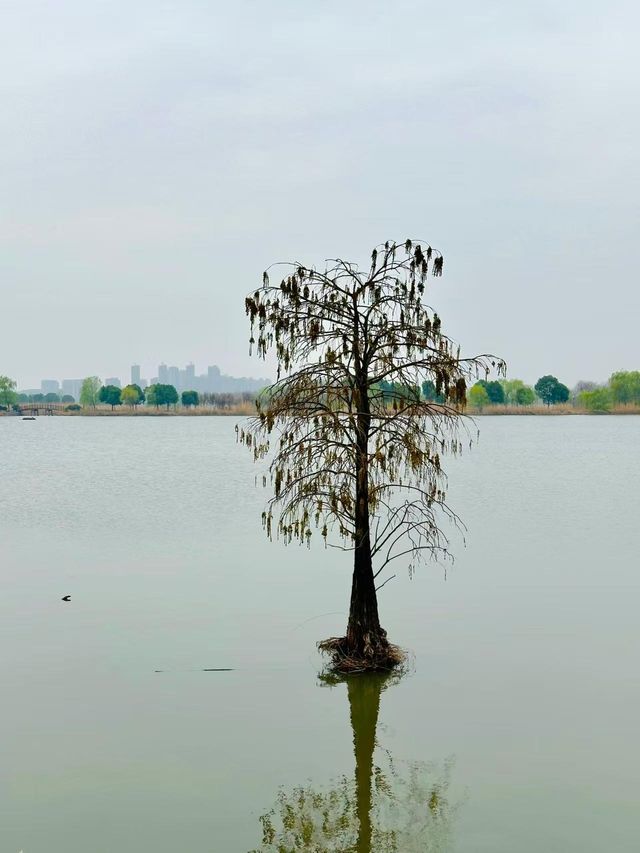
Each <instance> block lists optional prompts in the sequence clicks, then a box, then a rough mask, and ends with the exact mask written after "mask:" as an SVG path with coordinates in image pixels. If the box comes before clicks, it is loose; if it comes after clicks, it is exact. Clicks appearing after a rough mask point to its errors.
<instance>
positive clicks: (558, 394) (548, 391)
mask: <svg viewBox="0 0 640 853" xmlns="http://www.w3.org/2000/svg"><path fill="white" fill-rule="evenodd" d="M467 400H468V402H469V404H470V406H471V407H472V408H474V409H477V410H479V411H481V410H482V409H483V408H485V407H487V406H501V405H502V406H532V405H533V404H535V403H543V404H545V405H546V406H554V405H557V404H559V403H569V402H570V403H571V404H572V405H574V406H576V407H577V408H581V409H586V410H587V411H591V412H598V411H602V412H606V411H610V410H611V409H612V408H613V407H615V406H640V371H638V370H619V371H617V372H616V373H613V374H612V375H611V376H610V377H609V380H608V381H607V382H606V383H603V384H599V383H597V382H587V381H580V382H578V383H577V384H576V385H575V386H574V388H573V389H572V390H569V388H568V387H567V386H566V385H564V384H563V383H562V382H560V381H559V380H558V379H557V378H556V377H555V376H551V375H549V374H548V375H546V376H541V377H540V379H538V381H537V382H536V384H535V385H534V386H533V387H531V386H529V385H525V383H524V382H522V380H520V379H502V380H497V381H494V382H486V381H484V380H480V381H479V382H476V384H475V385H473V386H472V387H471V388H470V389H469V391H468V392H467Z"/></svg>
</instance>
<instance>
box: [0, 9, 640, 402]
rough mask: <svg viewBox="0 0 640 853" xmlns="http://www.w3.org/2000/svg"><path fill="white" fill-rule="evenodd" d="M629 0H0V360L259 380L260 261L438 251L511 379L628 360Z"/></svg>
mask: <svg viewBox="0 0 640 853" xmlns="http://www.w3.org/2000/svg"><path fill="white" fill-rule="evenodd" d="M639 27H640V11H639V7H638V5H637V4H636V3H633V2H616V0H608V2H607V3H604V2H601V3H597V4H596V3H590V2H586V0H568V2H558V0H553V2H548V0H536V2H526V0H521V2H517V3H514V2H513V0H511V2H490V0H485V2H483V3H479V2H478V0H465V2H455V0H449V2H448V3H443V2H437V3H432V2H425V0H415V2H409V0H396V2H393V3H392V2H385V3H382V2H376V0H366V2H364V0H348V1H347V2H345V0H316V2H314V3H311V2H301V0H271V2H269V3H267V2H247V0H245V2H240V1H239V0H234V2H224V3H223V2H218V1H217V0H175V2H171V3H169V2H162V0H127V2H122V1H121V0H104V2H99V0H56V2H51V0H38V1H37V2H36V0H16V2H14V0H10V1H9V2H7V0H0V48H1V49H0V63H1V65H2V68H1V73H0V98H1V103H2V109H1V110H0V163H1V169H0V180H1V183H0V241H1V246H0V289H1V299H0V319H1V322H0V374H8V375H10V376H13V377H15V378H16V379H17V380H18V382H19V385H20V386H21V387H37V386H38V385H39V383H40V379H41V378H48V377H51V378H58V379H62V378H66V377H70V378H72V377H77V376H83V375H87V374H90V373H97V374H98V375H99V376H101V377H103V378H104V377H105V376H115V375H120V376H121V377H122V378H123V379H125V378H127V376H128V370H129V365H130V364H131V363H132V362H139V363H140V364H141V365H142V367H143V376H147V377H150V376H152V375H155V370H154V368H155V366H156V365H157V364H158V362H159V361H161V360H164V361H166V362H167V363H169V364H178V365H180V366H183V365H184V364H185V363H186V362H188V361H189V360H194V361H195V362H196V365H197V367H198V368H199V369H202V370H204V369H205V368H206V366H207V364H213V363H216V364H219V365H220V367H221V368H222V370H223V371H224V372H228V373H233V374H236V375H257V376H262V375H264V374H265V372H267V373H268V372H269V371H268V370H266V369H265V365H264V364H262V363H261V362H259V361H257V360H256V359H255V358H250V357H249V355H248V346H247V337H248V333H247V325H246V318H245V316H244V305H243V302H244V295H245V293H246V292H247V291H249V290H251V289H253V287H254V286H255V284H256V283H257V282H259V281H260V277H261V272H262V270H263V268H264V267H265V266H267V265H268V264H269V263H271V262H272V261H275V260H286V259H291V260H300V261H303V262H304V263H306V264H313V263H316V264H320V263H322V261H323V259H324V258H325V257H328V256H331V257H335V256H337V255H340V256H343V257H347V258H349V259H351V260H362V261H363V262H366V261H367V259H368V257H369V255H370V250H371V247H372V246H373V245H374V244H376V243H380V242H384V241H385V240H386V239H396V240H398V241H400V240H404V238H405V237H406V236H407V235H410V236H412V237H419V238H421V239H424V240H426V241H427V242H430V243H431V244H432V245H433V246H435V247H437V248H439V249H440V250H441V251H442V252H443V254H444V256H445V272H444V276H443V277H442V278H441V279H435V280H431V303H432V304H434V305H435V306H436V307H437V309H438V310H439V313H440V314H441V316H442V317H443V329H444V330H445V331H446V332H447V333H448V334H449V335H450V336H452V337H453V338H455V339H457V340H459V341H460V342H461V343H462V345H463V349H464V350H465V351H466V353H467V354H469V355H471V354H474V353H475V352H485V351H492V352H495V353H497V354H499V355H501V356H503V357H504V358H506V359H507V361H508V365H509V373H510V375H511V376H518V377H522V378H524V379H525V380H527V381H535V380H536V379H537V378H538V377H539V376H540V375H541V374H544V373H553V374H556V375H557V376H558V377H559V378H560V379H561V380H562V381H565V382H566V383H567V384H570V385H571V384H573V383H574V382H575V381H576V380H578V379H596V380H603V379H606V377H607V376H608V375H609V374H610V373H611V372H612V371H613V370H616V369H620V368H627V369H631V368H640V346H639V344H638V340H639V332H638V324H639V318H640V287H639V282H638V273H637V262H636V255H635V253H636V250H637V247H638V242H639V240H640V234H639V231H638V226H639V224H640V223H639V217H638V190H639V186H638V185H639V180H640V170H639V166H638V151H639V150H640V133H639V130H640V111H639V110H638V83H639V79H638V78H639V75H638V71H639V67H640V58H639V56H640V54H639V52H638V42H637V38H638V31H639Z"/></svg>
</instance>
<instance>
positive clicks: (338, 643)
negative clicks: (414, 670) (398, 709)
mask: <svg viewBox="0 0 640 853" xmlns="http://www.w3.org/2000/svg"><path fill="white" fill-rule="evenodd" d="M318 649H319V650H320V651H321V652H323V653H324V654H326V655H328V656H329V658H330V663H329V669H330V670H331V671H332V672H336V673H341V674H344V675H350V674H355V673H358V672H389V671H390V670H392V669H395V668H396V667H398V666H401V665H402V664H404V662H405V661H406V659H407V654H406V652H405V651H403V649H401V648H400V646H395V645H394V644H393V643H390V642H389V641H388V640H387V639H386V638H383V637H380V638H378V639H377V641H376V643H375V644H367V647H366V651H365V650H362V649H358V648H354V647H353V645H352V644H351V643H349V642H348V640H347V637H329V639H328V640H321V641H320V642H319V643H318Z"/></svg>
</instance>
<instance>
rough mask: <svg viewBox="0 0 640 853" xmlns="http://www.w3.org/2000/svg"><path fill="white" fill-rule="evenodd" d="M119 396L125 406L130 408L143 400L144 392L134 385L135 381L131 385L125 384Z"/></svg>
mask: <svg viewBox="0 0 640 853" xmlns="http://www.w3.org/2000/svg"><path fill="white" fill-rule="evenodd" d="M120 397H121V400H122V402H123V403H124V404H125V406H129V407H130V408H132V407H134V406H137V405H138V404H139V403H143V402H144V393H143V391H142V388H141V387H140V386H139V385H136V383H135V382H134V383H132V384H131V385H125V387H124V388H123V389H122V393H121V395H120Z"/></svg>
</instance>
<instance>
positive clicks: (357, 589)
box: [346, 380, 386, 658]
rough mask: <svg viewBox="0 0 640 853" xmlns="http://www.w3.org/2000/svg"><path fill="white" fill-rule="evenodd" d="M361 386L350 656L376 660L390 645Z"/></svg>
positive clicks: (366, 410)
mask: <svg viewBox="0 0 640 853" xmlns="http://www.w3.org/2000/svg"><path fill="white" fill-rule="evenodd" d="M359 386H360V387H359V395H358V396H359V398H360V399H359V407H358V408H359V411H358V415H357V433H358V434H357V453H356V472H355V473H356V495H355V497H356V503H355V513H354V516H355V517H354V521H355V532H356V541H355V549H354V554H353V579H352V582H351V603H350V606H349V623H348V625H347V637H346V640H347V643H346V644H347V649H348V650H349V653H350V654H352V655H354V656H356V657H364V658H372V657H375V656H376V653H377V651H378V650H379V647H380V645H381V643H384V642H385V641H386V633H385V632H384V631H383V630H382V628H381V627H380V620H379V617H378V597H377V595H376V587H375V580H374V577H373V566H372V562H371V536H370V532H369V471H368V458H369V428H370V424H371V415H370V412H369V399H368V393H367V386H366V381H364V380H363V381H362V382H361V383H359Z"/></svg>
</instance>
